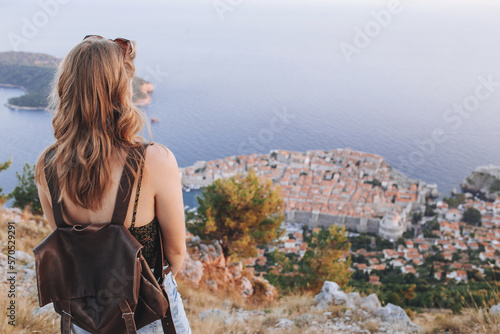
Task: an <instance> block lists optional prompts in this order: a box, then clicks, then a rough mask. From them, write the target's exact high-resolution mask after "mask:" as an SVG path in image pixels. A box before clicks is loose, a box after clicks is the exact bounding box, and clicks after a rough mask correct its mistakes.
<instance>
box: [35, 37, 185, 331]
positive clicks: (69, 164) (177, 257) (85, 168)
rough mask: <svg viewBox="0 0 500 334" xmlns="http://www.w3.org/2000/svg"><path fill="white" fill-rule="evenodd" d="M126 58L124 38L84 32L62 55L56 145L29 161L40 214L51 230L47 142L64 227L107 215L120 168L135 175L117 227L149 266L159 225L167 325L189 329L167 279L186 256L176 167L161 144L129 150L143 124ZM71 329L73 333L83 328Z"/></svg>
mask: <svg viewBox="0 0 500 334" xmlns="http://www.w3.org/2000/svg"><path fill="white" fill-rule="evenodd" d="M134 58H135V48H134V44H133V43H132V42H130V41H128V40H126V39H121V38H118V39H115V40H108V39H105V38H103V37H100V36H93V35H92V36H87V37H85V38H84V40H83V41H82V42H80V43H79V44H78V45H76V46H75V47H74V48H73V49H72V50H71V51H70V52H69V53H68V55H67V56H66V57H65V58H64V60H63V62H62V63H61V65H60V68H59V71H58V73H57V75H56V78H55V79H56V80H55V83H54V89H53V91H52V94H51V104H52V107H53V109H54V110H56V113H55V116H54V119H53V121H52V125H53V128H54V136H55V138H56V142H55V143H54V144H53V145H51V146H49V147H48V148H47V149H46V150H45V151H44V152H43V153H42V155H41V156H40V158H39V160H38V163H37V165H36V183H37V185H38V193H39V197H40V202H41V204H42V208H43V211H44V213H45V215H46V218H47V220H48V222H49V224H50V226H51V227H52V228H53V229H55V228H56V225H55V222H54V215H53V210H52V204H51V197H50V192H49V189H48V185H47V181H46V175H45V171H46V170H51V169H45V168H44V158H45V154H46V153H47V152H48V151H49V150H50V149H51V148H52V147H55V149H56V150H55V154H54V156H53V158H52V159H50V160H49V161H48V166H55V167H56V170H57V183H58V185H59V189H60V194H61V195H60V198H59V200H60V201H61V202H62V204H63V218H64V221H65V222H66V223H68V224H70V225H76V224H87V223H106V222H109V221H110V220H111V217H112V214H113V208H114V202H115V198H116V194H117V191H118V185H119V183H120V177H121V174H122V171H123V169H124V168H126V169H127V170H129V171H132V172H133V174H134V175H135V176H136V177H135V178H134V180H135V181H134V184H133V186H132V191H133V192H132V194H140V197H139V198H140V200H139V201H136V200H135V197H136V196H131V197H130V202H131V203H129V205H128V211H127V214H126V219H125V223H124V225H125V226H126V227H127V228H129V231H130V232H131V234H132V235H133V236H134V237H136V239H137V240H138V241H139V242H140V243H141V244H142V245H143V246H144V248H143V254H144V256H145V258H146V260H147V262H148V264H149V265H150V267H151V268H152V267H153V265H152V264H154V263H155V262H154V260H155V258H154V257H155V255H156V252H155V250H157V249H158V248H157V247H159V238H158V235H157V234H155V231H157V228H156V227H157V226H156V225H158V226H159V227H160V230H161V233H162V240H163V249H164V255H165V257H166V259H167V260H168V263H169V266H168V269H169V272H168V274H167V276H166V278H165V280H164V282H165V288H166V291H167V292H168V295H169V300H170V303H171V309H172V316H173V318H174V324H175V327H176V330H177V333H190V332H191V330H190V328H189V322H188V320H187V318H186V314H185V312H184V307H183V305H182V301H181V299H180V294H178V293H177V285H176V283H175V279H174V277H175V276H176V275H177V273H178V272H179V270H180V268H181V266H182V263H183V261H184V257H185V253H186V243H185V222H184V206H183V200H182V188H181V183H180V175H179V170H178V166H177V162H176V159H175V156H174V154H173V153H172V152H171V151H170V150H169V149H167V148H166V147H164V146H162V145H159V144H150V145H149V146H148V147H147V148H146V150H145V152H144V155H142V154H140V150H137V149H135V148H138V147H140V146H141V145H143V143H144V139H143V138H142V137H140V136H139V132H140V131H141V130H142V129H143V128H144V125H147V124H148V123H147V121H145V117H144V114H143V113H141V112H140V111H139V110H138V109H137V108H136V107H135V106H134V105H133V104H132V78H133V77H134V73H135V66H134V62H133V60H134ZM148 131H149V127H148ZM150 137H151V134H150ZM128 155H132V161H133V160H135V163H136V164H135V165H136V166H141V165H142V166H143V168H142V171H143V172H142V173H141V174H140V175H142V176H141V177H139V176H140V175H139V171H138V170H137V169H135V168H133V166H132V165H129V164H130V163H127V164H126V159H127V156H128ZM129 161H130V160H129ZM139 180H140V182H141V183H140V184H139ZM138 184H139V186H138ZM156 241H157V243H155V242H156ZM165 268H166V267H165ZM72 326H73V327H72V330H73V332H74V333H88V332H87V331H85V330H83V329H81V328H79V327H77V326H76V325H74V324H72ZM161 328H162V327H161V322H160V320H158V321H156V322H153V323H152V324H150V325H148V326H146V327H143V328H141V329H139V330H138V333H160V332H162V330H161Z"/></svg>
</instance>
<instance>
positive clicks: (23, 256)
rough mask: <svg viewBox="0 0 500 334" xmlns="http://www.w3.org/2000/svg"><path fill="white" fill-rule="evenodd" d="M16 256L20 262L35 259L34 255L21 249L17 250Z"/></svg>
mask: <svg viewBox="0 0 500 334" xmlns="http://www.w3.org/2000/svg"><path fill="white" fill-rule="evenodd" d="M14 256H15V258H16V261H19V262H25V263H29V262H31V261H33V256H31V255H29V254H28V253H26V252H23V251H20V250H17V251H16V252H15V255H14Z"/></svg>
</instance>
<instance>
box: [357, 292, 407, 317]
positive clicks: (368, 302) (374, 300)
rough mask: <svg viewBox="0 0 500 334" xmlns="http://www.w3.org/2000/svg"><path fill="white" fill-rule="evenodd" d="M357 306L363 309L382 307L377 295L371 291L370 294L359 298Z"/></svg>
mask: <svg viewBox="0 0 500 334" xmlns="http://www.w3.org/2000/svg"><path fill="white" fill-rule="evenodd" d="M391 305H392V304H391ZM359 307H360V308H363V309H365V310H370V311H375V309H377V308H380V307H382V304H380V301H379V300H378V297H377V295H376V294H374V293H372V294H371V295H369V296H367V297H364V298H362V299H361V302H360V303H359ZM403 312H404V311H403ZM405 314H406V313H405Z"/></svg>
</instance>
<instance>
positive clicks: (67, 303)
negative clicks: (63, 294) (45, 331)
mask: <svg viewBox="0 0 500 334" xmlns="http://www.w3.org/2000/svg"><path fill="white" fill-rule="evenodd" d="M61 309H62V317H61V334H71V318H73V316H72V315H71V300H70V299H63V300H61Z"/></svg>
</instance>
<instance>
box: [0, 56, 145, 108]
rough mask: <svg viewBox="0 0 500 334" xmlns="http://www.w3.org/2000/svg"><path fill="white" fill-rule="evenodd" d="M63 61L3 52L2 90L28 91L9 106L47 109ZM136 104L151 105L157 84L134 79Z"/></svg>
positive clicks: (0, 73) (0, 59) (0, 77)
mask: <svg viewBox="0 0 500 334" xmlns="http://www.w3.org/2000/svg"><path fill="white" fill-rule="evenodd" d="M60 62H61V59H59V58H56V57H53V56H51V55H47V54H43V53H30V52H13V51H11V52H0V87H16V88H21V89H23V90H24V91H25V94H24V95H22V96H19V97H13V98H10V99H9V100H8V103H7V104H6V105H7V107H9V108H11V109H23V110H46V109H47V97H48V96H49V93H50V84H51V81H52V79H53V77H54V74H55V72H56V70H57V66H58V65H59V63H60ZM132 87H133V91H134V92H133V98H132V101H133V102H134V104H136V105H137V106H146V105H148V104H149V103H150V102H151V96H150V94H151V93H152V92H153V85H152V84H151V83H150V82H147V81H146V80H144V79H142V78H139V77H134V79H133V82H132Z"/></svg>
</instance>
